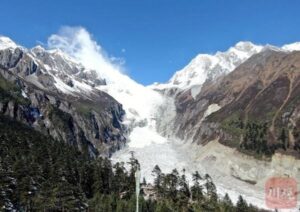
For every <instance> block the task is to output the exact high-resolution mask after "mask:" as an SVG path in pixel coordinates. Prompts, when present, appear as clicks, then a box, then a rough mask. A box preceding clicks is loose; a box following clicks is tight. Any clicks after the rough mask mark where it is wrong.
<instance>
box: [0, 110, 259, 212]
mask: <svg viewBox="0 0 300 212" xmlns="http://www.w3.org/2000/svg"><path fill="white" fill-rule="evenodd" d="M0 143H1V150H0V155H1V158H0V206H1V209H2V210H3V211H11V210H13V209H15V210H17V211H87V210H89V211H105V212H106V211H135V177H134V173H135V171H136V169H137V168H138V167H139V163H138V161H137V160H136V159H135V158H133V157H132V158H131V160H130V161H129V162H128V163H129V165H130V169H129V170H128V171H127V170H126V169H125V168H124V164H121V163H117V164H114V165H113V164H112V163H111V162H110V160H109V159H107V158H98V159H92V158H90V157H89V156H88V153H87V152H79V151H78V150H76V149H75V148H74V147H73V146H70V145H67V144H65V143H63V142H59V141H55V140H53V139H51V138H50V137H46V136H44V135H42V134H40V133H39V132H37V131H34V130H33V129H31V128H29V127H27V126H25V125H23V124H20V123H18V122H16V121H13V120H11V119H9V118H7V117H4V116H1V117H0ZM153 174H154V175H155V176H156V177H155V182H154V185H153V186H150V185H149V184H148V187H149V186H150V187H152V188H153V192H154V194H155V195H154V197H152V198H149V199H148V200H145V199H144V197H143V195H141V198H140V204H141V205H140V209H141V211H234V210H236V211H258V210H257V209H255V208H254V207H252V206H248V205H247V203H246V202H245V201H244V200H243V199H242V198H241V199H240V201H239V202H238V205H237V208H234V207H233V204H232V202H231V200H230V199H229V197H228V196H226V197H225V198H224V199H222V200H220V199H219V198H218V196H217V194H216V187H215V185H214V184H213V182H212V180H211V178H210V176H209V175H205V176H204V177H202V176H201V175H200V174H199V173H195V174H194V175H193V181H194V182H193V185H192V186H191V187H189V185H188V182H187V180H186V176H185V175H184V172H183V173H182V174H179V172H178V171H177V170H176V169H174V170H173V172H172V173H169V174H164V173H162V172H161V170H160V168H159V167H158V166H156V167H154V170H153ZM142 185H145V181H144V182H143V183H142ZM142 187H143V186H142ZM142 194H143V191H142Z"/></svg>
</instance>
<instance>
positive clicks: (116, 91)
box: [48, 27, 163, 146]
mask: <svg viewBox="0 0 300 212" xmlns="http://www.w3.org/2000/svg"><path fill="white" fill-rule="evenodd" d="M48 47H49V48H50V49H60V50H61V51H63V52H65V53H67V54H68V55H70V56H71V57H73V58H74V59H76V61H79V62H80V63H81V64H82V65H83V66H84V67H85V68H87V69H90V70H95V71H96V73H97V75H98V77H99V78H102V79H103V78H104V79H105V80H106V82H107V85H101V86H97V87H96V89H99V90H102V91H104V92H107V93H108V94H110V95H111V96H113V97H114V98H115V99H116V100H117V101H119V102H120V103H122V104H123V107H124V109H125V111H126V118H125V120H124V123H125V124H127V125H128V127H129V128H130V129H131V130H132V132H131V134H130V135H129V140H130V142H129V145H134V146H144V145H145V144H149V143H152V142H161V140H162V138H161V137H160V136H159V135H158V134H156V121H155V117H156V113H157V108H158V107H159V106H160V105H161V104H163V98H162V96H161V95H160V94H159V93H157V92H155V91H153V90H151V89H150V88H147V87H145V86H143V85H140V84H138V83H136V82H135V81H134V80H132V79H130V78H129V77H128V76H127V75H125V74H124V73H122V71H121V67H120V65H117V64H114V63H113V62H112V61H111V60H110V59H109V57H107V55H106V53H105V51H104V50H103V49H102V48H101V46H100V45H98V44H97V43H96V42H95V41H94V40H93V39H92V36H91V34H90V33H89V32H88V31H87V30H86V29H84V28H82V27H63V28H62V29H61V30H60V31H59V32H58V34H54V35H51V36H50V37H49V39H48ZM142 134H143V135H142ZM145 135H149V137H151V136H152V137H153V136H154V137H155V138H154V139H151V140H147V139H145ZM141 138H143V140H144V142H142V141H141V140H142V139H141ZM145 140H146V141H145Z"/></svg>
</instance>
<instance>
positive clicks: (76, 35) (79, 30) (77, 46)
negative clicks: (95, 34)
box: [48, 26, 125, 81]
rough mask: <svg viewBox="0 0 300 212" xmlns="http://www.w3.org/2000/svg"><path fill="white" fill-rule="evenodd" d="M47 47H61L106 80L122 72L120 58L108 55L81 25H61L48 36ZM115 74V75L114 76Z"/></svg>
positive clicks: (121, 60) (122, 62)
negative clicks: (54, 32)
mask: <svg viewBox="0 0 300 212" xmlns="http://www.w3.org/2000/svg"><path fill="white" fill-rule="evenodd" d="M48 48H50V49H61V50H62V51H63V52H65V53H67V54H69V55H70V56H72V57H73V58H75V59H76V60H77V61H79V62H80V63H82V64H83V65H84V66H85V67H86V68H89V69H94V70H97V72H98V74H99V77H102V78H106V79H107V80H108V81H109V80H110V79H111V78H115V77H117V78H118V76H119V75H120V74H121V73H122V71H123V67H122V65H123V64H124V63H125V60H124V59H122V58H116V57H108V55H107V53H106V52H105V51H104V50H103V48H102V47H101V46H100V45H99V44H97V43H96V42H95V41H94V40H93V38H92V35H91V34H90V33H89V32H88V31H87V30H86V29H85V28H83V27H69V26H65V27H62V28H61V29H60V30H59V32H58V33H57V34H53V35H51V36H50V37H49V38H48ZM114 76H115V77H114Z"/></svg>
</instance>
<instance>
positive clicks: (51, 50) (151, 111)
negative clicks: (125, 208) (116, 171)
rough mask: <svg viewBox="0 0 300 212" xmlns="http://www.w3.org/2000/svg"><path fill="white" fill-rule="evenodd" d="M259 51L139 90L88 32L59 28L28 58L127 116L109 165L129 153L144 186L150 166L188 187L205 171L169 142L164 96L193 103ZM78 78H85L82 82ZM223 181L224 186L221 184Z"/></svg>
mask: <svg viewBox="0 0 300 212" xmlns="http://www.w3.org/2000/svg"><path fill="white" fill-rule="evenodd" d="M17 47H20V46H19V45H17V44H16V43H14V42H13V41H12V40H11V39H9V38H7V37H3V36H1V37H0V49H5V48H10V49H15V48H17ZM22 48H23V47H22ZM264 48H265V47H264V46H262V45H255V44H253V43H251V42H239V43H237V44H236V45H235V46H233V47H231V48H229V49H228V50H227V51H225V52H216V53H215V54H214V55H208V54H199V55H197V56H196V57H195V58H194V59H193V60H192V61H191V62H190V63H189V64H188V65H187V66H186V67H184V68H183V69H182V70H179V71H177V72H175V74H174V75H173V77H172V78H171V79H170V80H169V81H168V82H166V83H154V84H152V85H150V86H143V85H141V84H139V83H137V82H135V81H134V80H132V79H131V78H130V77H128V76H127V75H126V74H125V73H124V71H123V70H122V66H120V65H118V64H115V63H114V62H113V61H112V60H111V59H110V58H109V57H108V56H107V54H106V53H105V52H104V50H103V49H102V47H101V46H100V45H99V44H97V43H96V42H95V41H94V40H93V39H92V36H91V35H90V34H89V32H87V31H86V30H85V29H84V28H81V27H75V28H73V27H66V28H63V29H62V30H61V31H60V32H59V33H57V34H53V35H51V36H50V37H49V39H48V44H47V47H46V49H45V48H44V47H41V46H37V47H35V48H33V49H30V50H28V52H29V53H30V54H32V56H33V57H34V58H35V59H36V60H37V63H39V64H42V66H43V67H44V70H43V71H45V72H48V73H49V74H51V75H52V76H53V77H54V79H55V81H56V83H55V85H56V87H57V88H58V89H59V90H60V91H61V92H62V93H66V94H69V95H78V94H81V95H82V94H83V95H86V97H87V98H92V95H90V94H91V93H92V92H93V90H95V89H96V90H101V91H104V92H107V93H108V94H110V95H111V96H112V97H113V98H115V99H116V100H117V101H119V102H120V103H121V104H122V105H123V108H124V109H125V111H126V115H125V117H124V120H123V123H124V124H125V125H126V126H127V127H128V143H127V145H126V147H125V148H123V149H121V150H120V151H118V152H116V153H114V154H113V155H112V160H113V161H114V162H118V161H119V162H126V161H128V160H129V157H130V156H131V152H134V155H135V157H136V158H137V159H138V160H139V162H140V164H141V174H142V178H143V177H145V178H146V179H147V181H151V180H153V176H152V174H151V172H152V169H153V168H154V166H155V165H159V166H160V168H161V169H162V171H163V172H171V171H172V169H174V168H176V169H178V170H179V171H181V170H183V169H185V170H186V174H187V175H188V179H189V181H191V178H190V177H191V176H190V174H191V173H192V172H194V171H196V170H197V171H199V172H200V173H202V174H204V173H205V172H206V171H207V169H206V167H204V166H203V165H202V164H200V163H198V161H197V157H199V155H197V153H196V152H197V151H198V148H200V149H201V148H202V147H199V146H195V144H191V143H190V142H189V141H182V140H178V138H176V137H174V135H173V134H174V133H173V132H172V131H171V130H170V129H172V128H171V127H169V126H168V125H172V119H173V117H174V116H175V115H176V114H175V113H176V111H175V105H174V102H173V101H172V97H170V96H165V95H164V91H166V90H171V89H175V90H180V91H183V90H187V89H192V94H193V97H196V95H197V94H199V92H200V90H201V86H202V84H203V83H204V82H205V81H207V80H214V79H216V78H217V77H218V76H220V75H225V74H228V73H229V72H231V71H232V70H233V69H234V68H235V67H237V66H238V65H240V64H241V63H243V62H244V61H245V60H247V59H248V58H249V57H251V56H252V55H253V54H256V53H258V52H260V51H262V50H263V49H264ZM278 49H279V50H281V51H293V50H300V44H299V43H294V44H288V45H285V46H283V47H280V48H278ZM39 54H49V57H50V58H55V59H56V60H60V61H63V63H61V64H66V65H67V66H68V67H66V66H63V67H62V66H60V64H50V63H49V64H45V62H43V61H39V59H38V55H39ZM50 66H51V68H50ZM50 69H51V70H50ZM53 70H54V71H53ZM74 70H75V71H74ZM61 72H65V73H61ZM61 74H66V75H68V77H69V78H70V79H71V80H72V82H73V84H74V86H73V87H70V86H68V85H67V83H66V82H65V81H64V80H63V79H62V78H61ZM82 74H85V75H87V76H88V77H87V78H86V79H81V75H82ZM96 79H97V80H101V81H102V80H104V81H105V83H99V84H96V85H95V83H94V82H95V80H96ZM32 80H34V79H32ZM104 81H103V82H104ZM218 109H220V108H219V106H218V105H212V106H211V108H210V111H207V114H209V113H212V112H215V111H216V110H218ZM209 174H210V173H209ZM214 174H215V175H214V176H212V177H213V179H214V180H215V183H216V185H217V189H218V192H219V193H220V194H222V195H223V194H225V193H226V192H227V193H228V194H229V195H230V197H231V198H232V199H233V201H236V200H237V198H238V195H239V194H242V195H243V196H244V197H245V199H246V200H247V201H249V202H251V203H252V204H254V205H257V206H260V207H265V206H264V200H263V198H262V197H261V196H262V194H259V192H261V191H254V190H249V189H248V187H246V186H245V184H239V189H236V188H234V189H233V188H232V183H233V182H236V181H231V180H230V179H228V178H226V177H224V176H222V175H220V174H219V173H218V172H216V173H214ZM222 177H224V179H225V180H222V179H221V178H222ZM226 180H228V182H226ZM243 186H244V189H243ZM237 190H238V191H237Z"/></svg>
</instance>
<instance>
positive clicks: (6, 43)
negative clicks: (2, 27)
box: [0, 35, 18, 50]
mask: <svg viewBox="0 0 300 212" xmlns="http://www.w3.org/2000/svg"><path fill="white" fill-rule="evenodd" d="M17 47H18V45H17V44H16V43H15V42H14V41H12V40H11V39H10V38H9V37H6V36H1V35H0V50H2V49H8V48H11V49H15V48H17Z"/></svg>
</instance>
